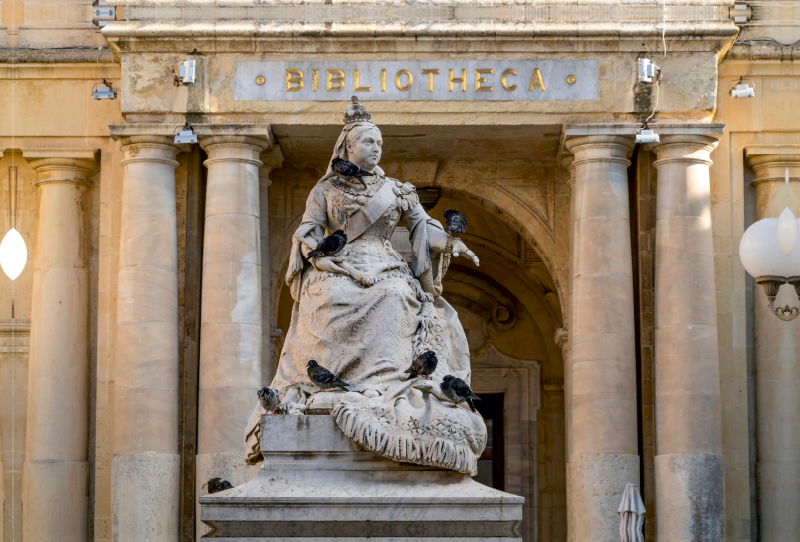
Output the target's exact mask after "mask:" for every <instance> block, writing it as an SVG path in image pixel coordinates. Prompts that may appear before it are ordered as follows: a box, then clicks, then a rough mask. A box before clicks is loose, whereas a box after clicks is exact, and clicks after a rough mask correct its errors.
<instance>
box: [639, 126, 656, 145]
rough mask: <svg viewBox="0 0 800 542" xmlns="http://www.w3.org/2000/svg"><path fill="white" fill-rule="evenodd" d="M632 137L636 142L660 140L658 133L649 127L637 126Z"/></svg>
mask: <svg viewBox="0 0 800 542" xmlns="http://www.w3.org/2000/svg"><path fill="white" fill-rule="evenodd" d="M633 139H634V141H636V143H658V142H660V141H661V138H659V137H658V133H656V132H654V131H653V130H650V129H649V128H639V130H637V131H636V135H635V136H634V137H633Z"/></svg>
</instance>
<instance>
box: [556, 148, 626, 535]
mask: <svg viewBox="0 0 800 542" xmlns="http://www.w3.org/2000/svg"><path fill="white" fill-rule="evenodd" d="M566 145H567V149H568V150H569V151H570V152H571V153H572V154H574V156H575V161H574V162H573V164H572V166H573V167H574V168H575V187H574V189H573V198H574V203H573V205H574V233H573V239H572V241H573V242H572V247H571V250H570V260H571V261H570V265H571V269H572V283H573V287H572V293H573V302H572V307H571V308H572V314H571V321H570V323H569V331H570V334H571V337H570V338H569V348H570V368H569V386H570V395H571V417H572V422H571V439H570V467H569V468H570V478H571V480H570V483H569V493H570V495H568V497H567V499H568V502H569V509H568V511H567V515H568V519H567V529H568V536H569V540H570V541H573V542H586V541H591V542H617V541H618V540H619V536H620V535H619V516H618V515H617V508H618V507H619V503H620V499H621V497H622V492H623V490H624V489H625V484H628V483H637V484H638V483H639V456H638V438H637V437H638V428H637V416H636V410H637V403H636V352H635V336H634V314H633V272H632V260H631V238H630V219H629V207H628V205H629V204H628V176H627V167H628V166H629V165H630V161H629V160H628V158H627V155H628V153H629V152H630V151H631V149H632V148H633V138H632V137H630V136H611V135H591V136H584V137H576V138H574V139H570V140H568V141H567V143H566Z"/></svg>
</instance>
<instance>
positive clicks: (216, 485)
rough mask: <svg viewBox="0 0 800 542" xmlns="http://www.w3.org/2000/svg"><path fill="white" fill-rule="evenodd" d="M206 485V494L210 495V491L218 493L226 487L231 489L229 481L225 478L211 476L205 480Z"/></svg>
mask: <svg viewBox="0 0 800 542" xmlns="http://www.w3.org/2000/svg"><path fill="white" fill-rule="evenodd" d="M207 485H208V494H209V495H211V494H212V493H219V492H220V491H225V490H226V489H233V486H232V485H231V483H230V482H229V481H227V480H222V479H220V478H212V479H211V480H209V481H208V482H207Z"/></svg>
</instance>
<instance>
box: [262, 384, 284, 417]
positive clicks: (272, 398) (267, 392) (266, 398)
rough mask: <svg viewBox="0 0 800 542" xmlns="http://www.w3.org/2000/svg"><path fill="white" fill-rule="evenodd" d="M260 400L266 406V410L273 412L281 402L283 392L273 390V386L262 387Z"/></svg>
mask: <svg viewBox="0 0 800 542" xmlns="http://www.w3.org/2000/svg"><path fill="white" fill-rule="evenodd" d="M258 401H259V402H260V403H261V406H262V407H264V410H266V411H267V412H269V413H270V414H272V413H273V412H275V409H276V408H278V405H279V404H281V394H280V393H278V390H273V389H272V388H261V389H260V390H258Z"/></svg>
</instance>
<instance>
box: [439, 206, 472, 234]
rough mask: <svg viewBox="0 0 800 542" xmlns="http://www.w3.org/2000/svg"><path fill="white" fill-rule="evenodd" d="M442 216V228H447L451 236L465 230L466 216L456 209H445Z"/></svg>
mask: <svg viewBox="0 0 800 542" xmlns="http://www.w3.org/2000/svg"><path fill="white" fill-rule="evenodd" d="M444 218H445V226H444V229H445V230H447V233H449V234H450V235H452V236H453V237H455V236H457V235H458V234H459V233H464V232H465V231H467V217H465V216H464V215H462V214H461V213H459V212H458V211H454V210H453V209H447V210H446V211H445V212H444Z"/></svg>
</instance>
